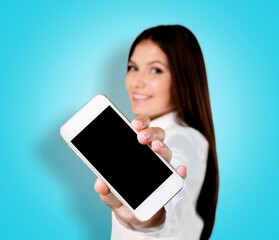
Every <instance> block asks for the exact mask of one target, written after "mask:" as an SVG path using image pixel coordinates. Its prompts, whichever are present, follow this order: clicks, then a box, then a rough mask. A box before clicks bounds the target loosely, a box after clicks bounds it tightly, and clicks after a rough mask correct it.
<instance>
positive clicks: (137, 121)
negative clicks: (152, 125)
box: [134, 120, 143, 127]
mask: <svg viewBox="0 0 279 240" xmlns="http://www.w3.org/2000/svg"><path fill="white" fill-rule="evenodd" d="M134 123H136V124H138V125H139V126H141V127H143V123H142V122H141V121H139V120H135V121H134Z"/></svg>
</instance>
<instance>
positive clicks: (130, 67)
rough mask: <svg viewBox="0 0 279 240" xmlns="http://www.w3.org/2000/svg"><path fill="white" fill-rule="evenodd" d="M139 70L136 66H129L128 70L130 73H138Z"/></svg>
mask: <svg viewBox="0 0 279 240" xmlns="http://www.w3.org/2000/svg"><path fill="white" fill-rule="evenodd" d="M136 70H137V68H136V67H135V66H132V65H128V69H127V71H128V72H130V71H132V72H133V71H136Z"/></svg>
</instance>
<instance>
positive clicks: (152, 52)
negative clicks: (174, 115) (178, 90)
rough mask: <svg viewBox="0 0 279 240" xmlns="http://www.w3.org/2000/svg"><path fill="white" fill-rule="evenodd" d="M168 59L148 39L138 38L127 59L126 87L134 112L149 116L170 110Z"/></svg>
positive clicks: (171, 107) (152, 116) (171, 106)
mask: <svg viewBox="0 0 279 240" xmlns="http://www.w3.org/2000/svg"><path fill="white" fill-rule="evenodd" d="M171 81H172V79H171V74H170V70H169V66H168V59H167V56H166V55H165V53H164V52H163V51H162V50H161V48H160V47H159V46H158V45H157V44H156V43H154V42H153V41H151V40H144V41H142V42H140V43H139V44H138V45H137V46H136V47H135V49H134V52H133V54H132V56H131V58H130V60H129V62H128V72H127V76H126V88H127V91H128V95H129V99H130V101H131V107H132V111H133V113H134V114H136V115H138V114H147V115H148V116H149V117H150V118H151V119H154V118H156V117H159V116H161V115H163V114H165V113H167V112H170V111H171V110H173V105H172V101H171V94H170V89H171Z"/></svg>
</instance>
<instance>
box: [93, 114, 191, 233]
mask: <svg viewBox="0 0 279 240" xmlns="http://www.w3.org/2000/svg"><path fill="white" fill-rule="evenodd" d="M149 123H150V119H149V117H148V116H146V115H139V116H137V117H136V118H135V119H134V120H133V121H132V126H133V127H134V128H135V129H136V130H137V131H138V135H137V138H138V141H139V142H140V143H141V144H150V145H151V147H152V149H153V151H155V152H156V153H158V154H160V155H161V156H162V157H163V158H165V159H166V160H167V161H170V160H171V155H172V153H171V151H170V150H169V148H168V147H167V146H166V145H165V144H164V143H163V141H164V139H165V132H164V130H163V129H161V128H156V127H149ZM176 171H177V172H178V174H179V175H180V176H181V177H183V178H185V177H186V168H185V167H183V166H180V167H178V168H177V169H176ZM94 187H95V191H96V192H97V193H98V194H99V196H100V198H101V200H102V201H103V202H104V203H105V204H106V205H107V206H108V207H110V208H111V210H112V211H113V212H114V213H115V215H116V217H117V218H118V219H119V220H120V221H124V222H125V223H126V224H129V225H131V227H133V226H134V227H140V228H147V227H156V226H159V225H161V224H162V223H163V222H164V221H165V209H164V208H162V209H161V210H160V211H158V212H157V213H156V214H155V215H154V216H153V217H152V218H150V219H149V220H148V221H146V222H140V221H139V220H137V219H136V218H135V217H134V215H133V214H132V213H131V212H130V210H128V209H127V208H126V207H125V206H124V205H123V204H122V203H121V202H120V201H119V200H118V199H117V198H116V197H115V196H114V194H113V193H111V192H110V190H109V188H108V187H107V186H106V185H105V184H104V183H103V182H102V181H101V180H100V179H97V180H96V182H95V186H94Z"/></svg>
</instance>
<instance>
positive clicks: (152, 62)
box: [95, 25, 219, 240]
mask: <svg viewBox="0 0 279 240" xmlns="http://www.w3.org/2000/svg"><path fill="white" fill-rule="evenodd" d="M126 88H127V91H128V95H129V99H130V103H131V108H132V112H133V113H134V114H135V115H138V116H137V117H136V119H135V120H134V121H133V122H132V123H133V126H134V128H135V129H136V130H138V131H139V133H140V134H139V135H138V140H139V141H140V142H141V143H142V144H150V145H151V146H152V149H153V150H154V151H155V152H157V153H158V154H160V155H162V156H163V157H164V158H165V159H166V160H167V161H170V163H171V164H172V166H173V167H174V168H176V170H177V172H178V173H179V174H180V175H181V176H182V177H185V176H186V172H185V171H186V168H187V181H186V182H185V184H184V186H183V189H182V190H181V191H180V192H179V193H178V194H177V195H176V196H175V197H174V198H173V199H172V200H170V201H169V202H168V203H167V204H166V205H165V206H164V208H162V209H160V210H159V211H158V212H157V213H156V214H155V215H154V216H153V217H152V218H151V219H149V220H148V221H146V222H141V221H139V220H137V219H136V218H135V217H134V216H133V215H132V214H131V213H130V212H129V211H128V210H127V209H126V208H125V206H123V205H122V204H121V203H120V202H119V201H118V199H116V197H115V196H114V195H113V194H112V192H110V191H109V189H108V188H107V187H106V186H105V184H104V183H102V182H101V181H100V180H98V181H96V183H95V190H96V191H97V192H98V193H99V194H100V198H101V199H102V201H103V202H104V203H105V204H106V205H107V206H108V207H110V208H111V210H112V212H113V214H112V232H111V239H117V240H125V239H134V240H141V239H146V238H148V239H174V240H184V239H191V240H196V239H209V237H210V236H211V232H212V229H213V226H214V222H215V212H216V206H217V198H218V188H219V173H218V163H217V153H216V143H215V134H214V126H213V120H212V115H211V107H210V98H209V90H208V84H207V77H206V70H205V64H204V60H203V55H202V52H201V49H200V46H199V43H198V41H197V39H196V37H195V36H194V34H193V33H192V32H191V31H190V30H189V29H187V28H186V27H184V26H181V25H160V26H156V27H152V28H149V29H147V30H145V31H143V32H142V33H141V34H140V35H139V36H138V37H137V38H136V40H135V41H134V43H133V44H132V46H131V49H130V52H129V56H128V71H127V75H126ZM149 123H150V124H149ZM131 161H133V159H131ZM147 167H148V166H147ZM131 171H132V169H131ZM142 177H143V178H144V176H142ZM154 177H155V178H156V172H154Z"/></svg>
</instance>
